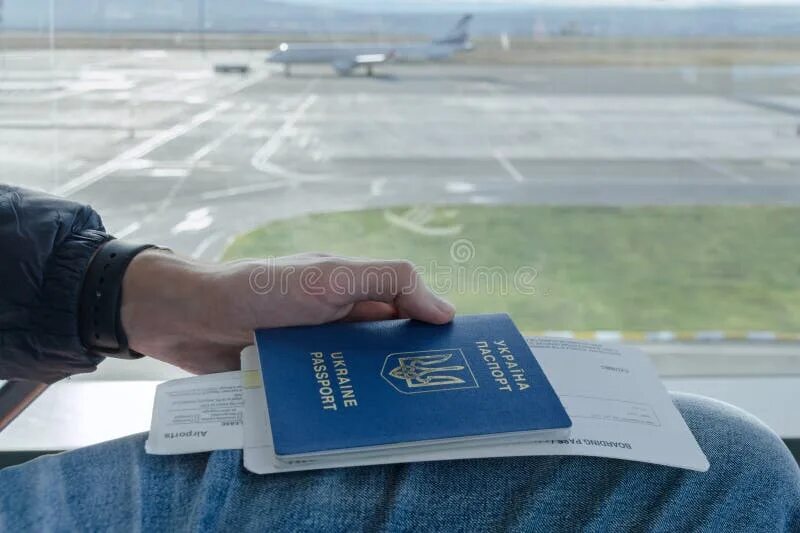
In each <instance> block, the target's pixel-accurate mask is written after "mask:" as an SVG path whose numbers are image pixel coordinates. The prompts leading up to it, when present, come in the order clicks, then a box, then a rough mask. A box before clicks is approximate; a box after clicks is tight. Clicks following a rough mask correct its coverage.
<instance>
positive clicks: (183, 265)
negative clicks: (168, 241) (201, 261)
mask: <svg viewBox="0 0 800 533" xmlns="http://www.w3.org/2000/svg"><path fill="white" fill-rule="evenodd" d="M208 276H209V272H207V271H206V270H205V269H203V268H202V267H200V266H199V265H197V264H195V263H192V262H190V261H187V260H185V259H182V258H180V257H177V256H175V255H173V254H171V253H169V252H165V251H163V250H148V251H145V252H142V253H141V254H139V255H138V256H136V257H135V258H134V259H133V261H131V264H130V265H129V266H128V270H127V271H126V273H125V277H124V279H123V285H122V307H121V320H122V327H123V329H124V331H125V334H126V335H127V337H128V344H129V346H130V347H131V349H132V350H135V351H137V352H139V353H142V354H145V355H152V356H158V355H159V354H160V353H163V352H165V351H170V350H173V349H175V348H176V347H180V346H182V345H186V344H188V343H189V342H191V341H192V340H196V338H197V336H198V335H200V334H202V331H203V330H204V329H205V327H204V326H205V325H206V324H207V322H208V321H207V319H206V316H204V315H207V312H208V310H206V309H203V306H202V305H198V304H197V298H198V296H199V295H201V294H203V293H204V291H208V290H209V288H210V286H209V284H208V283H207V278H208Z"/></svg>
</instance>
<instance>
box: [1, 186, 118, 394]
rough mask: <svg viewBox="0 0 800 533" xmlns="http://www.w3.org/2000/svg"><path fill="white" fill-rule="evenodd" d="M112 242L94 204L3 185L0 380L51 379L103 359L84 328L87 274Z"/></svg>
mask: <svg viewBox="0 0 800 533" xmlns="http://www.w3.org/2000/svg"><path fill="white" fill-rule="evenodd" d="M108 239H109V236H108V235H107V234H106V233H105V228H104V227H103V223H102V221H101V220H100V216H99V215H98V214H97V213H96V212H95V211H94V210H93V209H92V208H91V207H88V206H85V205H81V204H78V203H75V202H71V201H68V200H64V199H61V198H56V197H54V196H50V195H48V194H45V193H41V192H36V191H30V190H26V189H21V188H16V187H10V186H6V185H0V379H24V380H32V381H40V382H44V383H52V382H54V381H58V380H59V379H62V378H64V377H66V376H69V375H71V374H77V373H81V372H91V371H93V370H94V369H95V368H96V366H97V364H98V363H99V362H100V361H101V359H102V358H101V357H99V356H96V355H93V354H91V353H89V352H88V351H87V350H86V349H85V348H84V347H83V345H82V344H81V341H80V337H79V333H78V331H79V330H78V309H79V304H80V294H81V286H82V283H83V277H84V273H85V272H86V269H87V267H88V265H89V263H90V262H91V259H92V257H93V256H94V253H95V251H96V250H97V249H98V247H99V246H100V245H101V244H102V243H103V242H105V241H106V240H108Z"/></svg>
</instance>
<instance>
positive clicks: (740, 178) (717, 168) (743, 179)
mask: <svg viewBox="0 0 800 533" xmlns="http://www.w3.org/2000/svg"><path fill="white" fill-rule="evenodd" d="M692 161H694V162H695V163H697V164H698V165H701V166H704V167H706V168H707V169H709V170H713V171H714V172H716V173H717V174H720V175H722V176H725V177H727V178H731V179H733V180H734V181H736V182H738V183H752V182H753V180H752V179H750V177H749V176H745V175H744V174H740V173H738V172H736V171H733V170H731V169H729V168H726V167H724V166H722V165H718V164H717V163H714V162H712V161H708V160H705V159H692Z"/></svg>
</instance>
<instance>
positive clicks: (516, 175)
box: [492, 149, 525, 183]
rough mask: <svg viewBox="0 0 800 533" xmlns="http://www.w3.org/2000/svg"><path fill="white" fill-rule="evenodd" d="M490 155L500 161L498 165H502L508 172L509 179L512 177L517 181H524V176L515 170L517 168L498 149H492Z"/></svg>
mask: <svg viewBox="0 0 800 533" xmlns="http://www.w3.org/2000/svg"><path fill="white" fill-rule="evenodd" d="M492 155H493V156H494V158H495V159H496V160H497V162H498V163H500V166H501V167H503V169H504V170H505V171H506V172H508V175H509V176H511V179H513V180H514V181H516V182H517V183H522V182H523V181H525V176H523V175H522V174H521V173H520V172H519V170H517V168H516V167H515V166H514V165H512V164H511V161H509V160H508V158H507V157H506V156H504V155H503V153H502V152H501V151H500V150H498V149H494V150H492Z"/></svg>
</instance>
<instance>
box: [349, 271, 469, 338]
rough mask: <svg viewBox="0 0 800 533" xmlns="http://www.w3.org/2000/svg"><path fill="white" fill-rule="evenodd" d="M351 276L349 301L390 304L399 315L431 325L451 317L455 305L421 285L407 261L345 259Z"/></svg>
mask: <svg viewBox="0 0 800 533" xmlns="http://www.w3.org/2000/svg"><path fill="white" fill-rule="evenodd" d="M348 266H349V268H350V269H351V270H352V273H353V276H352V280H351V283H352V284H353V286H352V289H353V290H352V291H351V294H352V299H351V302H352V303H356V302H364V301H375V302H384V303H387V304H392V305H393V306H394V308H395V310H396V312H397V314H398V315H399V316H403V317H408V318H413V319H416V320H422V321H425V322H430V323H433V324H445V323H447V322H450V321H451V320H452V319H453V315H454V314H455V308H454V307H453V306H452V305H451V304H450V303H449V302H447V301H445V300H443V299H442V298H440V297H439V296H437V295H436V294H434V293H433V292H431V290H430V289H429V288H428V287H427V286H426V285H425V282H424V281H422V278H421V277H420V276H419V273H418V272H417V270H416V269H415V267H414V265H413V264H411V263H410V262H408V261H374V260H364V261H361V260H356V261H352V260H351V261H349V265H348Z"/></svg>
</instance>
